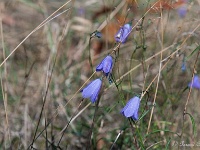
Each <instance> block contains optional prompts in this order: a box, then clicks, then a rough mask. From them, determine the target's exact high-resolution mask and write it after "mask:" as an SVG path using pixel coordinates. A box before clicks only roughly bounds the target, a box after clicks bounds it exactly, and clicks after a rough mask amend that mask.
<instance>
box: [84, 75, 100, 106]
mask: <svg viewBox="0 0 200 150" xmlns="http://www.w3.org/2000/svg"><path fill="white" fill-rule="evenodd" d="M101 84H102V81H101V79H96V80H94V81H92V82H90V83H89V84H88V85H87V86H86V87H85V88H84V89H83V90H81V92H82V96H83V98H90V100H91V102H92V103H94V102H96V100H97V97H98V95H99V91H100V89H101Z"/></svg>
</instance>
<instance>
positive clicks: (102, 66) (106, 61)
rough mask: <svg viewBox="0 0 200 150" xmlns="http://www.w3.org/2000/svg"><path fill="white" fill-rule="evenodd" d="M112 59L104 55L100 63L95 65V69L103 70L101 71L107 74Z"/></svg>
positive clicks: (109, 70)
mask: <svg viewBox="0 0 200 150" xmlns="http://www.w3.org/2000/svg"><path fill="white" fill-rule="evenodd" d="M112 64H113V60H112V57H111V56H110V55H108V56H106V57H105V58H104V59H103V60H102V61H101V63H100V64H99V65H98V66H97V67H96V71H103V73H104V74H105V75H106V76H108V74H109V73H110V72H111V70H112Z"/></svg>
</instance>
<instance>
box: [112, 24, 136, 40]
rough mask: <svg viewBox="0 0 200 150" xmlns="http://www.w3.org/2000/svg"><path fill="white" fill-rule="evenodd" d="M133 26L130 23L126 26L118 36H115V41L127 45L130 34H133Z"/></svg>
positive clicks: (120, 30)
mask: <svg viewBox="0 0 200 150" xmlns="http://www.w3.org/2000/svg"><path fill="white" fill-rule="evenodd" d="M131 29H132V27H131V25H130V24H129V23H127V24H125V25H124V26H123V27H121V28H120V29H119V31H118V32H117V34H116V35H115V40H116V41H117V42H121V43H125V42H126V40H127V38H128V36H129V34H130V33H131Z"/></svg>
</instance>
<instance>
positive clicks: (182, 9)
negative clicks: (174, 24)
mask: <svg viewBox="0 0 200 150" xmlns="http://www.w3.org/2000/svg"><path fill="white" fill-rule="evenodd" d="M177 11H178V14H179V16H180V17H181V18H184V17H185V16H186V13H187V7H186V6H185V5H183V6H181V7H180V8H178V10H177Z"/></svg>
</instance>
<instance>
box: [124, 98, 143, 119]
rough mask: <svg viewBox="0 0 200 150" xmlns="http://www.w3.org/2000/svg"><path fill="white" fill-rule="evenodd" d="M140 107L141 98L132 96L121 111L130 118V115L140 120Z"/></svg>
mask: <svg viewBox="0 0 200 150" xmlns="http://www.w3.org/2000/svg"><path fill="white" fill-rule="evenodd" d="M139 107H140V98H139V97H137V96H135V97H133V98H131V99H130V100H129V101H128V102H127V104H126V106H125V107H124V108H123V109H122V110H121V113H122V114H123V115H124V116H125V117H127V118H129V117H132V118H133V120H135V121H136V120H138V110H139Z"/></svg>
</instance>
